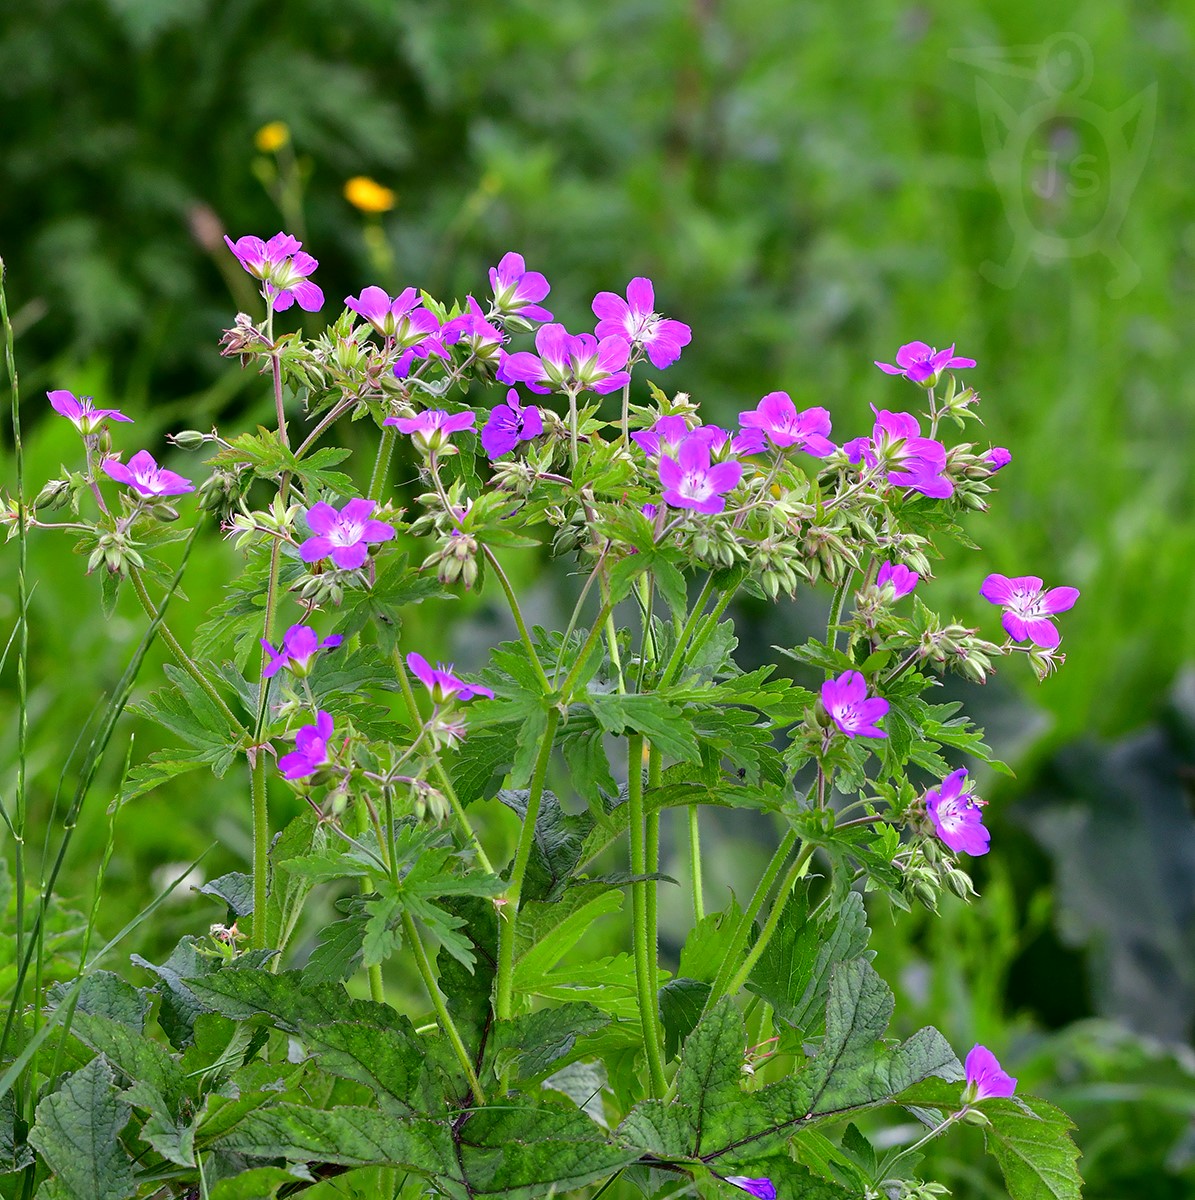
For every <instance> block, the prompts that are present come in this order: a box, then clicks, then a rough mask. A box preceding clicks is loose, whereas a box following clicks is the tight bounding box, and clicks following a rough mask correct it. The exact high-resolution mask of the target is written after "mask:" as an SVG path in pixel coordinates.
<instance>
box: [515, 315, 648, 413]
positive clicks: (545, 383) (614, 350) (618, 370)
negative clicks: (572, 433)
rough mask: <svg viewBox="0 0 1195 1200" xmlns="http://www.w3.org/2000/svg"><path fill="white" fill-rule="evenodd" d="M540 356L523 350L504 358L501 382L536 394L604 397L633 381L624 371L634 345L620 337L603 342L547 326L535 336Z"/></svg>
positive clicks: (581, 334) (554, 326)
mask: <svg viewBox="0 0 1195 1200" xmlns="http://www.w3.org/2000/svg"><path fill="white" fill-rule="evenodd" d="M535 348H536V350H537V351H538V352H539V353H538V355H535V354H532V353H531V352H530V351H527V350H521V351H519V353H517V354H503V355H501V356H500V357H501V360H502V361H501V366H499V368H498V381H499V382H500V383H525V384H526V385H527V386H528V387H529V388H530V389H531V390H532V391H533V392H539V393H540V395H545V396H546V395H547V394H548V393H549V392H570V391H582V390H588V391H592V392H597V393H598V394H599V395H602V396H604V395H605V394H606V393H607V392H614V391H617V390H618V389H619V388H620V387H622V386H623V384H625V383H628V382H629V381H630V378H631V376H630V373H629V372H627V371H624V370H623V368H624V367H625V366H626V365H627V358H628V357H629V356H630V353H631V347H630V345H629V344H628V343H627V342H626V341H625V340H624V339H623V338H620V337H606V338H602V340H601V341H600V342H599V341H598V339H597V338H595V337H594V336H593V334H591V333H577V334H570V333H568V332H567V331H566V330H565V328H564V326H563V325H544V326H543V327H542V328H541V329H539V331H538V332H537V333H536V335H535Z"/></svg>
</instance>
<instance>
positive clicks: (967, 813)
mask: <svg viewBox="0 0 1195 1200" xmlns="http://www.w3.org/2000/svg"><path fill="white" fill-rule="evenodd" d="M966 781H967V772H966V769H965V768H960V769H959V770H957V771H954V772H952V773H951V774H950V775H948V776H947V777H946V778H945V779H944V780H942V782H941V784H939V786H938V787H936V788H930V789H929V791H927V792H926V793H925V811H926V813H927V814H928V815H929V819H930V821H931V822H932V823H933V826H934V832H935V833H936V834H937V835H938V837H939V838H940V839H941V840H942V841H943V842H944V843H945V844H946V845H947V846H949V847H950V849H951V850H953V851H955V853H960V854H970V855H972V856H978V855H981V854H986V853H987V852H988V843H989V842H990V840H991V834H989V833H988V831H987V829H986V828H985V827H984V824H983V808H982V807H981V805H980V804H979V803H978V802H977V801H976V800H975V798H974V797H973V796H972V794H971V792H970V791H967V790H964V785H965V784H966Z"/></svg>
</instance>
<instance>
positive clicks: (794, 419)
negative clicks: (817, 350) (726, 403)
mask: <svg viewBox="0 0 1195 1200" xmlns="http://www.w3.org/2000/svg"><path fill="white" fill-rule="evenodd" d="M739 424H740V425H741V426H742V427H743V428H744V429H758V430H760V431H761V432H762V433H764V434H766V435H767V437H768V440H769V441H770V442H771V443H772V445H773V446H776V447H778V448H779V449H781V450H783V449H787V448H788V447H789V446H796V448H797V449H798V450H804V451H805V452H806V453H808V454H812V455H813V456H814V458H825V457H826V455H828V454H833V453H834V450H835V445H834V443H833V442H832V441H830V440H829V438H827V437H826V434H828V433H829V432H830V414H829V413H828V412H827V411H826V410H825V409H824V408H807V409H805V411H804V412H800V413H799V412H797V406H796V405H795V404H794V403H793V402H792V399H791V398H790V397H789V394H788V393H787V392H769V393H768V394H767V395H766V396H765V397H764V398H763V399H762V400H761V401H760V402H759V406H758V407H757V408H753V409H752V410H751V411H750V412H744V413H739Z"/></svg>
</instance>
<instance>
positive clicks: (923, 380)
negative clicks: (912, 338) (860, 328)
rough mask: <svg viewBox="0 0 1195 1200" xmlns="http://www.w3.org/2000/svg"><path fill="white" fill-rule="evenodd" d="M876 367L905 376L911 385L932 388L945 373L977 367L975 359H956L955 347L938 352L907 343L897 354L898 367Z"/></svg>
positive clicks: (888, 364)
mask: <svg viewBox="0 0 1195 1200" xmlns="http://www.w3.org/2000/svg"><path fill="white" fill-rule="evenodd" d="M876 366H877V367H879V368H880V370H881V371H883V372H884V373H885V374H888V375H903V376H904V377H905V378H906V379H908V380H909V381H910V382H911V383H917V384H920V385H921V386H922V387H924V388H932V387H933V386H934V385H935V384H936V383H937V382H938V376H939V375H940V374H941V373H942V372H943V371H950V370H956V369H960V368H963V367H973V366H975V360H974V359H973V358H956V357H955V354H954V347H953V346H951V347H950V349H949V350H942V351H938V350H935V349H934V348H933V346H927V345H926V344H925V343H924V342H906V343H905V345H903V346H901V348H900V349H899V350H898V351H897V352H896V365H895V366H893V365H892V364H891V363H882V362H877V363H876Z"/></svg>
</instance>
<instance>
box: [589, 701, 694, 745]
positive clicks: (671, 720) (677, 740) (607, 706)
mask: <svg viewBox="0 0 1195 1200" xmlns="http://www.w3.org/2000/svg"><path fill="white" fill-rule="evenodd" d="M587 703H588V704H589V706H590V708H592V709H593V713H594V716H596V717H597V719H598V722H599V723H600V724H601V726H602V728H603V729H604V730H605V731H606V732H607V733H612V734H623V733H626V732H628V731H632V732H635V733H641V734H643V735H644V737H646V738H647V740H648V741H649V742H651V743H652V745H653V746H655V747H656V748H657V749H659V750H660V751H661V752H662V753H663V754H664V755H666V756H667V757H668V758H673V759H677V760H679V761H681V762H700V761H701V752H700V751H699V750H698V748H697V742H696V740H695V739H694V737H693V729H692V726H691V723H690V722H689V720H688V719H687V718H686V716H685V714H684V713H683V712H682V711H681V710H680V709H679V708H676V707H675V706H673V705H671V704H669V703H668V702H667V701H666V700H665V699H663V697H661V696H658V695H655V694H654V693H641V694H637V695H629V696H624V695H618V694H616V693H613V692H608V693H598V694H596V695H595V694H593V693H590V694H589V695H588V697H587Z"/></svg>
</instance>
